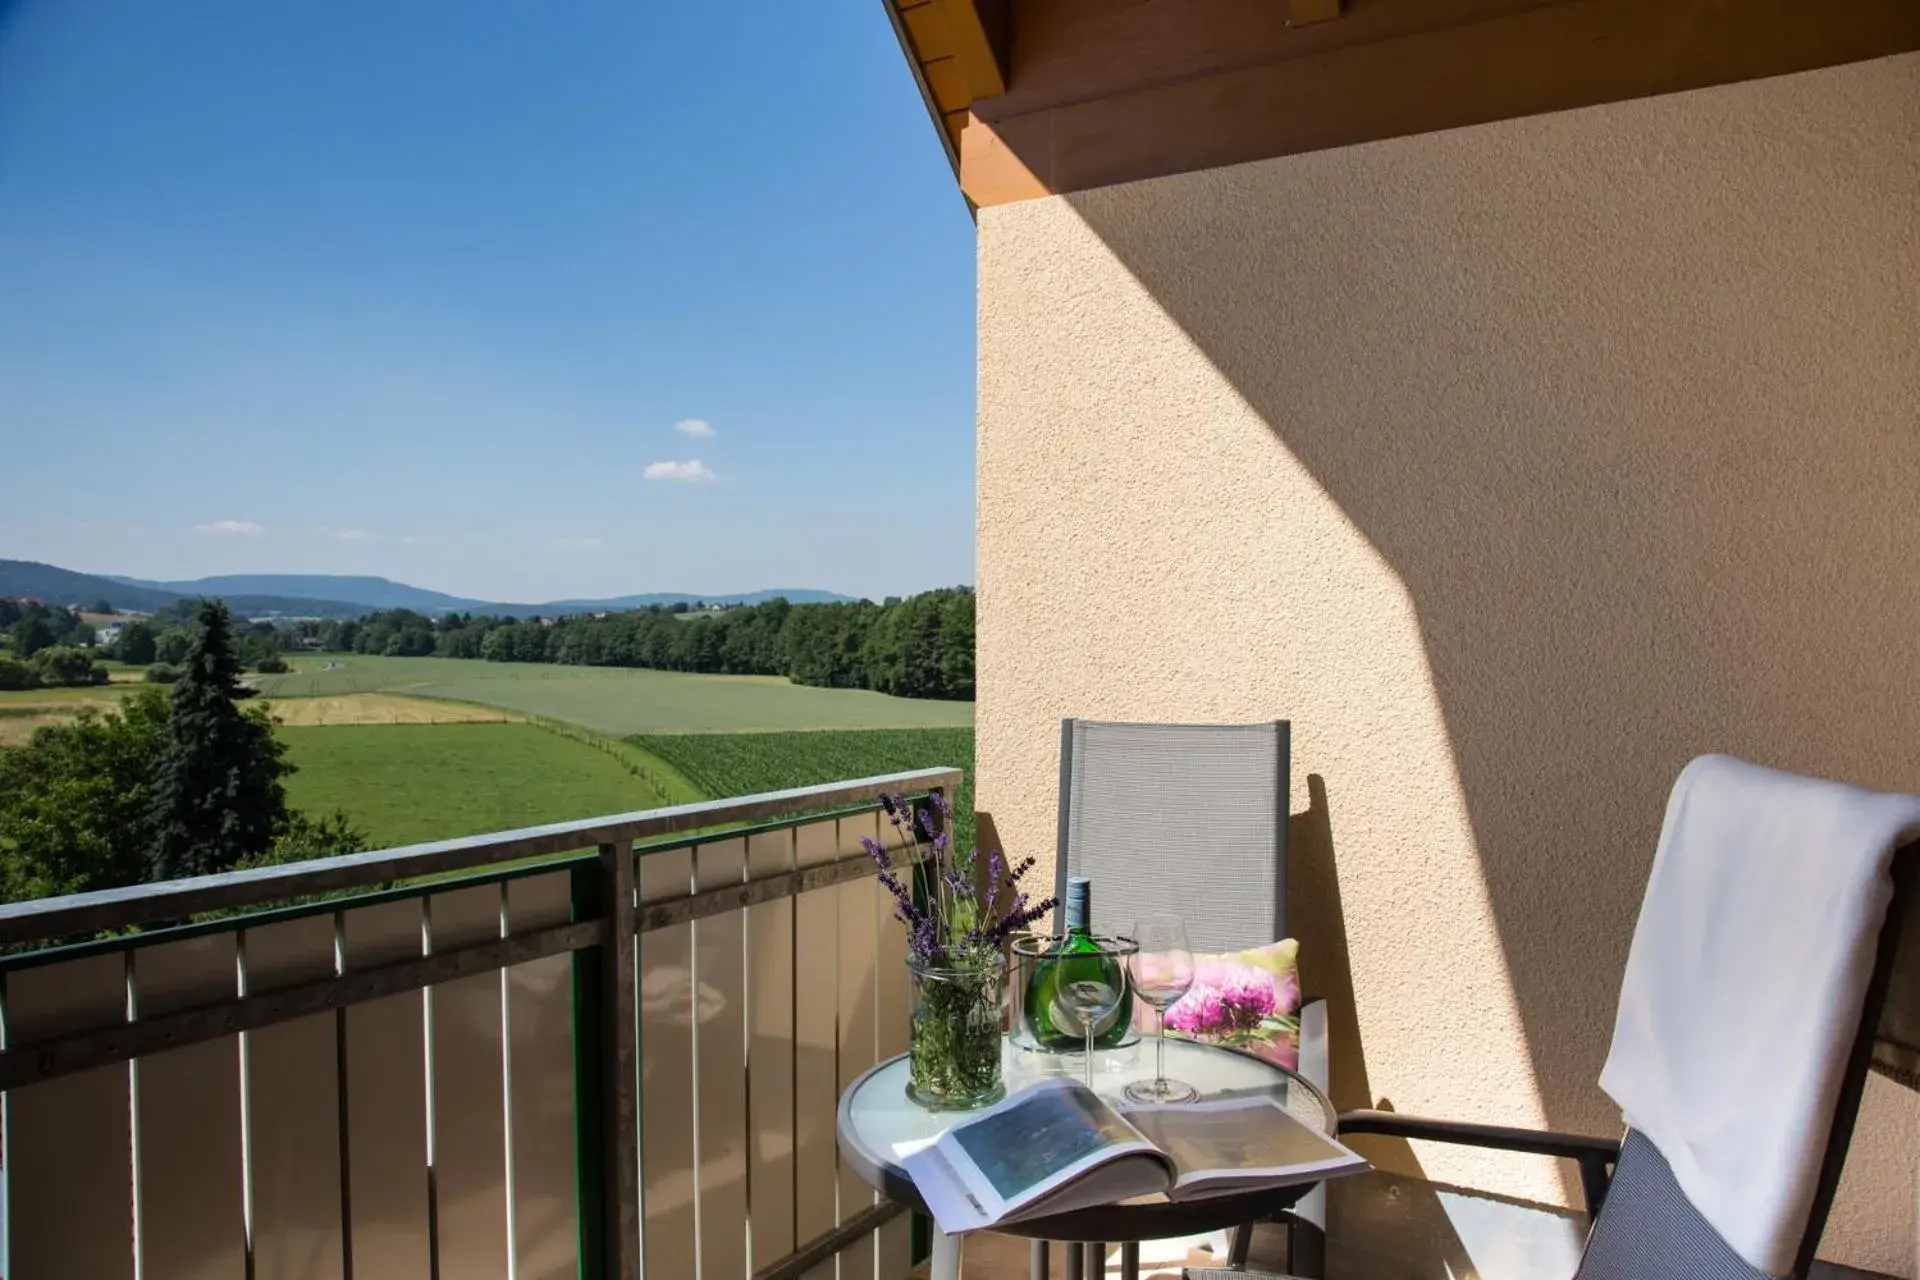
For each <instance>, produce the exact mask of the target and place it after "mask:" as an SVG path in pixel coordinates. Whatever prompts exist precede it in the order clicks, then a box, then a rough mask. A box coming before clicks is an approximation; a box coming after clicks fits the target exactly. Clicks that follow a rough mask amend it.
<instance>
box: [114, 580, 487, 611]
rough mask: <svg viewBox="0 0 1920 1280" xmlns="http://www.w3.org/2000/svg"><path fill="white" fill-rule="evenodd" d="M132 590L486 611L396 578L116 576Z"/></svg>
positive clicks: (478, 602)
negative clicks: (149, 578)
mask: <svg viewBox="0 0 1920 1280" xmlns="http://www.w3.org/2000/svg"><path fill="white" fill-rule="evenodd" d="M114 581H116V582H124V583H126V584H127V585H129V586H134V587H148V588H151V589H153V590H156V591H166V592H169V593H171V594H173V595H176V596H220V597H222V598H225V599H231V598H232V597H234V596H236V595H249V596H292V597H298V598H303V599H309V600H344V601H346V602H347V603H348V604H356V605H359V606H361V607H362V608H363V609H414V610H417V611H418V612H420V613H444V612H447V611H449V610H451V611H454V612H460V613H464V612H467V611H469V610H473V609H481V608H485V607H486V602H485V601H482V600H468V599H466V598H464V597H462V596H450V595H448V594H447V593H446V592H444V591H428V590H426V589H425V588H423V587H410V586H408V585H407V584H406V583H404V582H395V581H393V580H392V579H391V578H355V577H346V576H341V575H336V574H326V573H226V574H220V575H218V576H216V577H212V578H190V579H184V580H178V581H173V582H152V581H147V580H145V579H141V578H122V577H119V576H117V575H115V576H114Z"/></svg>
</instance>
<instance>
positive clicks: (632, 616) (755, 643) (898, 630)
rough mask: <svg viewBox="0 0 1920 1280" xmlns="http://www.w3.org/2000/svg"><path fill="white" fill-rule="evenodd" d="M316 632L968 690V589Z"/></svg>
mask: <svg viewBox="0 0 1920 1280" xmlns="http://www.w3.org/2000/svg"><path fill="white" fill-rule="evenodd" d="M317 634H318V637H319V641H320V646H321V647H322V648H324V649H329V650H333V651H336V652H348V653H369V654H388V655H396V656H405V657H424V656H427V655H436V656H439V657H443V658H484V659H487V660H488V661H491V662H556V663H570V664H574V665H579V666H590V667H652V668H656V669H659V670H663V671H698V672H710V673H720V674H728V675H778V676H787V677H788V678H790V679H792V680H794V681H795V682H797V683H800V684H811V685H824V686H827V687H830V688H837V689H873V690H876V691H878V692H880V693H890V694H894V695H897V696H899V697H907V698H950V699H962V700H967V699H971V698H972V697H973V688H974V682H973V640H974V595H973V591H972V589H971V588H968V587H948V588H943V589H941V590H938V591H927V592H923V593H921V594H920V595H917V596H910V597H908V598H906V599H904V600H899V599H890V600H888V601H887V602H886V603H885V604H872V603H870V602H868V601H864V600H862V601H857V602H853V603H847V604H798V605H796V604H789V603H787V601H785V600H783V599H778V600H769V601H767V602H765V603H764V604H757V605H743V606H741V607H739V608H735V609H728V610H725V611H721V612H700V613H693V614H688V613H686V612H685V611H684V610H682V611H679V612H676V611H672V610H668V609H663V608H652V609H638V610H634V611H632V612H629V613H610V614H605V615H602V616H598V617H595V616H580V617H570V618H558V619H551V620H543V619H537V618H536V619H525V620H522V619H515V618H495V617H486V616H476V615H472V614H458V613H451V614H443V615H441V616H440V617H437V618H430V617H428V616H426V615H425V614H420V613H414V612H413V611H411V610H408V609H390V610H386V611H384V612H381V613H374V614H369V615H367V616H366V617H364V618H357V619H353V620H351V621H343V622H326V623H321V624H319V627H318V632H317Z"/></svg>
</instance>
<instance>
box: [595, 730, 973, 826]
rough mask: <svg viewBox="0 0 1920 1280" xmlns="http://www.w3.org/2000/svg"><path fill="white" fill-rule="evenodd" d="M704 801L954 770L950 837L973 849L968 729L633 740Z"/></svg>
mask: <svg viewBox="0 0 1920 1280" xmlns="http://www.w3.org/2000/svg"><path fill="white" fill-rule="evenodd" d="M632 741H633V745H634V746H636V747H638V748H639V749H640V750H642V751H644V752H646V754H647V755H649V756H652V757H654V758H655V759H658V760H661V761H663V762H665V763H666V764H668V765H670V766H672V767H673V768H674V769H675V770H677V771H678V772H679V773H680V775H681V776H683V777H684V778H686V779H687V781H688V782H690V783H692V784H693V785H694V786H695V787H698V788H699V789H700V790H702V791H704V792H705V793H706V794H707V795H709V796H738V795H752V794H754V793H755V792H759V791H778V790H781V789H783V788H786V787H807V786H813V785H815V784H818V783H826V782H842V781H845V780H847V779H849V778H871V777H876V776H878V775H880V774H884V773H905V772H906V771H908V770H910V769H932V768H938V767H940V766H943V765H953V766H957V767H959V768H961V769H965V770H966V771H967V776H966V780H965V781H964V782H962V783H961V785H960V789H959V792H958V794H957V795H955V796H954V797H953V805H954V818H955V824H954V839H955V840H956V841H957V842H958V844H959V846H960V847H961V848H970V847H972V844H973V839H974V830H973V730H972V729H971V728H967V729H864V730H862V729H855V730H815V731H813V732H803V733H689V734H674V735H670V736H666V735H648V736H642V737H637V738H634V739H633V740H632Z"/></svg>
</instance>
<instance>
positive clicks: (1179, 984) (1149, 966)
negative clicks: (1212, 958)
mask: <svg viewBox="0 0 1920 1280" xmlns="http://www.w3.org/2000/svg"><path fill="white" fill-rule="evenodd" d="M1133 938H1134V942H1135V943H1136V944H1138V950H1136V951H1135V952H1134V953H1133V956H1132V958H1131V960H1130V962H1129V964H1128V966H1127V967H1128V968H1129V969H1130V970H1132V974H1133V991H1134V994H1135V995H1137V996H1139V997H1140V998H1141V999H1142V1000H1145V1001H1146V1002H1147V1003H1148V1004H1150V1005H1152V1006H1153V1011H1154V1012H1155V1013H1157V1014H1159V1015H1160V1034H1159V1035H1158V1036H1157V1037H1156V1038H1155V1039H1154V1051H1153V1079H1151V1080H1135V1081H1134V1082H1133V1083H1132V1084H1130V1085H1128V1086H1127V1087H1126V1090H1125V1092H1126V1098H1127V1101H1129V1102H1191V1101H1193V1100H1194V1099H1195V1098H1197V1097H1199V1096H1200V1091H1199V1090H1197V1089H1195V1088H1194V1087H1193V1086H1192V1085H1190V1084H1186V1083H1183V1082H1182V1081H1179V1080H1169V1079H1167V1010H1168V1009H1170V1008H1172V1007H1173V1005H1174V1002H1176V1001H1177V1000H1179V999H1180V997H1181V996H1183V995H1185V994H1187V988H1189V987H1191V986H1192V985H1193V948H1192V947H1190V946H1188V945H1187V926H1186V922H1185V921H1183V920H1182V919H1181V918H1180V917H1179V916H1176V915H1173V914H1172V913H1170V912H1162V913H1158V914H1155V915H1149V916H1142V917H1140V919H1139V920H1137V921H1135V922H1134V926H1133Z"/></svg>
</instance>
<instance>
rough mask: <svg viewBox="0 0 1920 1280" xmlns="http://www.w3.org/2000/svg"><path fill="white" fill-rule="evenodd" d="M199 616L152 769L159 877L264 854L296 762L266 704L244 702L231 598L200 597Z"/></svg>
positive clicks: (283, 816)
mask: <svg viewBox="0 0 1920 1280" xmlns="http://www.w3.org/2000/svg"><path fill="white" fill-rule="evenodd" d="M196 622H197V627H196V630H195V633H194V637H193V647H192V649H191V650H190V651H189V652H188V654H187V662H186V669H185V670H184V671H183V672H182V673H181V676H180V680H179V682H178V683H176V684H175V685H174V686H173V701H172V712H171V715H170V716H169V717H168V722H167V745H166V750H165V751H164V752H163V753H162V754H161V757H160V765H159V768H158V769H156V770H155V776H154V784H153V811H152V812H153V843H152V845H151V846H149V852H148V861H149V862H150V864H151V875H150V878H151V879H154V880H172V879H175V878H178V877H181V876H198V875H211V874H215V873H217V872H221V871H227V870H230V869H231V868H232V867H234V866H235V865H236V864H238V863H239V862H240V861H241V859H243V858H248V857H258V856H260V855H261V854H264V853H265V852H266V851H267V850H268V849H269V848H270V847H271V846H272V844H273V837H274V832H275V831H276V830H279V829H280V828H282V827H284V826H285V824H286V821H287V797H286V792H285V791H284V790H283V789H282V788H281V785H280V778H281V776H282V775H283V774H286V773H290V772H291V771H292V767H291V766H290V765H288V764H286V763H285V762H284V761H283V760H282V758H281V756H282V754H283V752H284V748H283V747H282V746H281V745H280V743H279V742H278V741H277V740H276V739H275V738H274V736H273V724H272V722H271V721H270V720H268V719H267V716H266V713H265V712H264V711H263V710H260V709H258V708H256V709H253V710H252V711H250V712H249V711H243V710H241V708H240V707H239V706H238V705H237V699H238V698H239V697H240V696H241V689H240V661H239V658H238V656H237V655H236V654H235V653H234V646H233V620H232V617H231V615H230V614H229V613H228V612H227V606H226V605H225V604H223V603H221V602H220V601H218V600H203V601H201V603H200V610H199V614H198V616H197V618H196Z"/></svg>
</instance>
